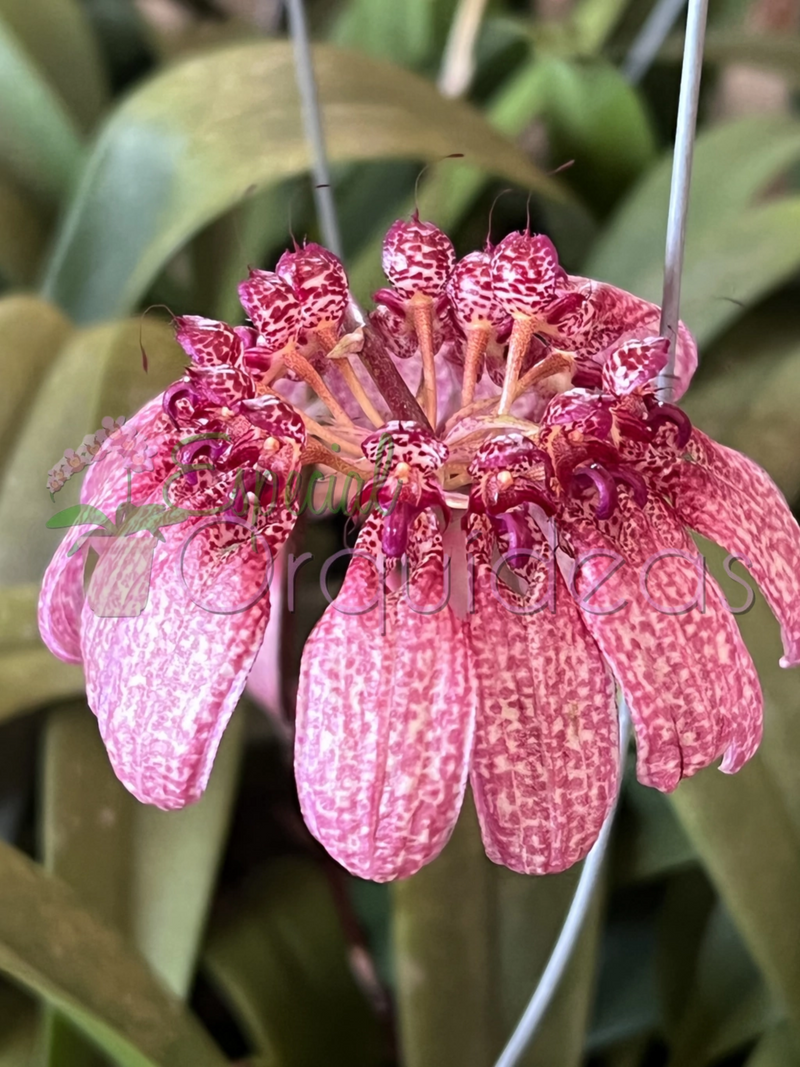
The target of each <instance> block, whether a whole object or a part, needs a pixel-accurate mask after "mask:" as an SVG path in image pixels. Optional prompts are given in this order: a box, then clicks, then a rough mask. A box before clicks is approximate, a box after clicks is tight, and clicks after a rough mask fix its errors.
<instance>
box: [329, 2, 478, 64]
mask: <svg viewBox="0 0 800 1067" xmlns="http://www.w3.org/2000/svg"><path fill="white" fill-rule="evenodd" d="M456 6H457V2H456V0H404V2H403V3H400V4H398V3H397V0H350V2H349V3H348V4H346V5H344V7H343V8H342V10H341V13H340V15H339V17H338V18H337V20H336V22H335V23H334V25H333V27H332V30H331V34H330V39H331V41H333V43H334V44H337V45H340V46H341V47H344V48H358V49H359V50H360V51H363V52H366V53H367V54H369V55H371V56H375V57H376V58H377V59H390V60H392V61H393V62H394V63H399V64H402V65H403V66H409V67H417V68H421V67H426V66H430V65H431V63H432V61H433V60H434V59H436V58H437V57H438V55H439V53H440V51H441V49H442V47H443V45H444V42H445V38H446V36H447V31H448V28H449V26H450V23H451V20H452V17H453V14H454V12H455V9H456Z"/></svg>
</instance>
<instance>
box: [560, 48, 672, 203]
mask: <svg viewBox="0 0 800 1067" xmlns="http://www.w3.org/2000/svg"><path fill="white" fill-rule="evenodd" d="M540 62H541V63H542V65H543V66H544V78H545V81H546V84H547V92H546V98H547V102H546V106H545V109H544V121H545V125H546V127H547V132H548V135H549V139H550V154H551V155H550V158H551V159H552V160H553V161H554V162H555V163H556V164H557V165H558V164H560V163H562V162H567V161H569V160H571V159H572V160H574V164H573V165H572V166H571V167H570V168H569V170H568V171H567V172H566V174H565V175H564V177H565V180H566V181H567V183H568V184H569V185H571V186H572V187H573V188H574V189H575V190H576V191H577V192H578V193H579V194H580V196H581V197H582V198H583V199H584V200H585V202H586V203H588V204H590V205H592V206H593V207H594V208H595V209H596V210H597V211H600V212H606V211H607V210H608V209H609V208H610V207H612V206H613V205H614V204H615V203H616V202H617V201H618V200H619V198H620V196H621V195H623V194H624V192H625V190H626V189H627V188H628V186H630V184H631V182H633V181H634V180H635V179H636V178H638V177H639V175H640V174H641V173H642V172H643V171H644V170H645V168H646V167H647V166H649V164H650V163H651V162H652V161H653V159H654V158H655V139H654V136H653V130H652V125H651V123H650V121H649V119H648V117H647V114H646V112H645V109H644V106H643V104H642V101H641V99H640V97H639V96H638V95H637V93H636V91H635V90H634V89H632V88H631V86H630V85H628V83H627V82H626V81H625V80H624V78H623V77H622V75H621V74H619V72H618V71H617V70H615V68H614V67H612V66H611V65H610V64H609V63H605V62H601V61H595V62H592V63H576V62H570V61H568V60H565V59H556V58H544V59H542V60H540Z"/></svg>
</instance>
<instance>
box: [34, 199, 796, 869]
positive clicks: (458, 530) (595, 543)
mask: <svg viewBox="0 0 800 1067" xmlns="http://www.w3.org/2000/svg"><path fill="white" fill-rule="evenodd" d="M384 267H385V270H386V273H387V276H388V279H389V282H390V287H389V288H387V289H384V290H381V291H380V292H379V293H378V294H377V302H378V308H377V310H376V311H374V312H372V314H371V315H370V316H369V317H368V319H367V321H366V323H365V322H364V320H363V318H362V317H361V316H360V315H359V314H358V312H357V309H356V308H355V305H354V304H353V301H352V299H351V297H350V294H349V292H348V287H347V279H346V275H345V273H344V269H343V267H342V265H341V263H340V262H339V261H338V260H337V259H336V257H335V256H333V255H332V254H331V253H330V252H328V251H327V250H325V249H323V248H321V247H320V246H319V245H315V244H307V245H305V246H304V247H302V248H298V247H295V248H294V250H292V251H290V252H287V253H286V254H285V255H284V256H283V257H282V258H281V260H280V261H279V263H278V265H277V268H276V270H275V271H274V272H272V271H261V270H257V271H251V273H250V277H249V278H248V279H247V280H246V281H245V282H243V283H242V285H241V286H240V295H241V299H242V303H243V305H244V307H245V309H246V311H247V313H248V315H249V318H250V322H251V325H247V326H241V327H239V326H237V327H232V326H229V325H228V324H226V323H220V322H216V321H214V320H210V319H206V318H202V317H200V316H183V317H180V318H178V319H176V320H175V325H176V332H177V337H178V340H179V342H180V343H181V345H182V346H183V348H184V350H185V351H186V353H187V355H188V356H189V357H190V364H189V366H188V368H187V370H186V373H185V375H184V376H183V378H182V379H181V380H180V381H178V382H176V383H174V384H173V385H172V386H170V387H169V388H168V389H167V390H166V391H165V392H164V394H163V395H162V396H161V397H158V398H156V399H155V400H154V401H152V402H151V403H150V404H148V405H146V406H145V408H143V409H142V411H140V412H139V413H138V414H137V415H135V416H134V417H133V418H132V419H131V420H130V421H129V422H128V423H127V424H126V429H129V430H130V432H131V433H132V434H135V435H136V441H137V444H141V449H142V450H143V454H145V455H146V459H147V462H146V463H138V462H137V463H136V464H134V465H133V467H134V471H135V473H133V474H132V473H131V470H130V469H126V465H125V462H123V458H121V457H120V452H119V450H118V449H117V450H116V451H115V450H114V449H113V448H112V447H111V442H104V443H103V444H102V445H101V450H100V453H99V454H98V458H103V462H102V463H95V464H93V465H92V467H91V469H90V470H89V473H88V475H87V477H86V481H85V483H84V487H83V493H82V500H83V502H84V503H85V504H87V505H88V504H92V505H94V506H95V507H96V508H99V509H100V510H103V511H107V510H108V509H109V508H110V509H112V511H113V509H114V508H115V507H117V508H118V509H119V507H120V506H121V505H122V503H123V502H124V509H123V515H124V516H129V515H130V513H131V509H136V508H142V509H147V508H150V509H152V508H153V507H154V506H155V504H156V503H158V504H159V506H160V507H162V508H166V509H167V512H169V509H182V510H181V511H180V513H179V514H177V517H176V518H175V519H174V521H172V522H170V521H169V516H168V515H167V517H166V518H165V517H164V516H163V515H162V514H161V512H160V511H159V513H158V516H157V518H158V521H159V523H161V525H163V527H164V530H163V532H161V533H160V539H159V540H157V541H154V540H153V539H152V538H151V539H149V540H148V542H147V545H148V550H149V553H150V554H149V556H148V560H147V565H146V566H145V565H144V564H139V563H137V560H138V556H137V554H136V552H132V551H131V545H133V547H134V548H137V546H141V544H142V543H143V539H144V538H145V537H147V536H148V533H147V530H145V529H144V528H143V527H139V528H137V527H136V525H135V523H134V524H133V526H130V523H129V524H128V526H126V527H123V528H124V529H126V530H128V529H132V530H133V532H132V533H131V534H130V536H127V537H125V536H118V537H107V538H105V539H101V538H93V537H92V536H91V535H89V536H87V535H86V534H85V533H82V534H81V535H80V538H79V541H78V542H76V540H75V539H74V538H72V537H67V538H66V539H65V541H64V544H63V545H62V546H61V547H60V548H59V550H58V551H57V553H56V555H55V557H54V559H53V562H52V563H51V565H50V567H49V569H48V572H47V574H46V575H45V580H44V584H43V589H42V597H41V610H40V627H41V631H42V635H43V637H44V639H45V641H46V642H47V644H48V645H49V647H50V648H51V649H52V650H53V652H54V653H55V654H56V655H59V656H61V658H64V659H67V660H69V661H71V662H83V664H84V666H85V670H86V675H87V693H88V697H89V702H90V704H91V706H92V708H93V710H94V711H95V713H96V714H97V716H98V720H99V724H100V730H101V733H102V735H103V738H104V740H105V743H106V745H107V747H108V750H109V754H110V757H111V760H112V762H113V764H114V767H115V770H116V772H117V774H118V775H119V777H120V778H121V779H122V781H123V782H124V783H125V784H126V785H127V786H128V788H129V789H131V791H132V792H134V793H135V795H136V796H138V797H139V798H140V799H142V800H143V801H146V802H149V803H155V804H158V805H160V806H162V807H166V808H174V807H180V806H182V805H183V804H186V803H189V802H191V801H193V800H196V799H197V797H198V796H199V795H200V794H201V793H202V790H203V788H204V786H205V783H206V780H207V778H208V773H209V770H210V767H211V763H212V761H213V757H214V753H215V751H216V748H217V745H218V743H219V739H220V735H221V733H222V731H223V730H224V727H225V724H226V723H227V720H228V718H229V716H230V714H231V712H232V710H233V707H234V706H235V703H236V701H237V699H238V697H239V695H240V693H241V691H242V689H243V687H244V684H245V682H246V679H247V675H248V673H249V671H250V669H251V667H252V666H253V662H254V660H255V658H256V656H257V654H258V651H259V648H260V646H261V643H262V641H263V639H264V633H265V629H266V626H267V620H268V616H269V576H270V571H271V566H272V563H273V561H274V559H275V557H276V554H277V553H279V552H280V551H281V546H282V545H283V544H284V543H285V541H286V538H287V537H288V534H289V532H290V530H291V529H292V526H293V524H294V522H295V519H296V517H297V514H298V512H299V510H300V509H301V508H302V506H303V505H304V504H305V503H306V501H304V500H301V499H300V497H301V496H302V493H301V492H300V487H302V486H303V485H305V484H306V483H305V482H304V481H302V480H301V478H300V475H301V471H302V469H303V468H304V467H313V468H315V470H316V471H320V472H322V473H323V474H324V475H325V476H327V477H329V478H330V479H332V480H336V481H337V482H338V483H339V484H340V486H341V489H340V492H341V493H343V494H344V495H345V497H346V503H347V507H348V510H349V513H350V515H351V517H352V518H353V519H354V520H355V521H356V522H357V523H359V524H360V532H359V534H358V539H357V541H356V545H355V548H354V549H345V550H343V552H342V553H340V554H339V555H349V556H351V559H350V562H349V567H348V570H347V574H346V577H345V580H344V584H343V586H342V589H341V591H340V593H339V595H338V596H337V597H336V599H335V600H331V602H330V604H329V607H328V608H327V610H326V611H325V613H324V615H323V617H322V619H321V620H320V622H319V623H318V625H317V627H316V629H315V630H314V632H313V633H312V635H311V637H310V638H309V640H308V643H307V645H306V647H305V650H304V653H303V660H302V666H301V673H300V684H299V692H298V700H297V720H296V743H295V765H296V776H297V784H298V792H299V796H300V803H301V807H302V810H303V814H304V816H305V819H306V822H307V824H308V826H309V828H310V830H311V831H312V833H313V834H314V835H315V836H316V837H317V838H318V839H319V840H320V841H321V842H322V844H323V845H324V846H325V847H326V848H327V849H328V851H329V852H330V853H331V855H333V856H334V857H335V858H336V859H337V860H339V862H341V863H342V864H343V865H344V866H345V867H347V868H348V869H349V870H350V871H352V872H353V873H355V874H357V875H360V876H361V877H365V878H373V879H377V880H387V879H392V878H397V877H404V876H407V875H410V874H412V873H414V872H415V871H416V870H418V869H419V868H420V867H421V866H422V865H423V864H425V863H427V862H429V861H430V860H431V859H433V858H434V857H435V856H436V855H437V854H438V853H439V852H440V851H441V849H442V848H443V846H444V844H445V843H446V841H447V839H448V837H449V835H450V833H451V831H452V828H453V826H454V824H455V821H456V819H457V816H458V812H459V809H460V806H461V802H462V799H463V795H464V790H465V788H466V784H467V781H470V783H471V788H472V791H473V793H474V796H475V801H476V806H477V810H478V815H479V818H480V823H481V830H482V834H483V839H484V843H485V846H486V851H487V854H488V855H489V856H490V858H491V859H493V860H494V861H495V862H498V863H502V864H505V865H506V866H508V867H511V868H512V869H514V870H518V871H523V872H526V873H537V874H538V873H547V872H550V871H558V870H563V869H564V868H566V867H569V866H570V865H571V864H573V863H575V862H576V861H578V860H579V859H581V858H582V857H583V856H585V855H586V853H587V851H588V850H589V848H590V847H591V845H592V844H593V842H594V841H595V840H596V838H597V835H598V833H599V830H600V828H601V826H602V824H603V821H604V819H605V818H606V816H607V814H608V812H609V810H610V808H611V805H612V804H613V800H614V797H615V795H616V792H617V789H618V783H619V775H620V767H619V752H618V723H617V710H616V707H617V694H618V692H621V693H622V694H623V695H624V697H625V699H626V700H627V703H628V705H629V707H630V711H631V717H632V720H633V723H634V727H635V731H636V742H637V766H638V775H639V778H640V779H641V781H643V782H645V783H646V784H648V785H652V786H655V787H656V788H659V789H662V790H671V789H674V788H675V787H676V785H677V784H678V783H679V781H680V780H681V778H683V777H687V776H689V775H691V774H694V773H695V772H696V771H697V770H699V769H700V768H701V767H705V766H707V765H708V764H710V763H712V762H714V761H715V760H717V759H721V760H722V763H721V769H722V770H724V771H727V772H732V771H736V770H738V769H739V768H740V767H741V766H742V764H743V763H744V762H745V761H746V760H747V759H748V758H749V757H750V756H751V755H752V754H753V752H754V751H755V749H756V747H757V745H758V742H759V739H760V734H761V720H762V704H761V694H760V690H759V685H758V679H757V677H756V675H755V671H754V669H753V665H752V662H751V660H750V657H749V654H748V652H747V650H746V648H745V646H744V644H743V643H742V641H741V638H740V636H739V631H738V629H737V627H736V624H735V620H734V618H733V615H732V612H731V611H730V610H729V608H728V605H727V604H726V602H725V600H724V597H723V595H722V593H721V591H720V590H719V588H718V587H717V585H716V584H715V583H714V581H713V580H712V579H711V578H710V577H708V576H707V575H706V574H705V569H704V567H703V565H702V560H701V558H700V557H699V556H698V553H697V551H696V549H695V548H694V546H693V543H692V542H691V540H690V538H689V534H688V530H689V529H694V530H697V531H699V532H700V533H702V534H704V535H705V536H708V537H710V538H711V539H713V540H716V541H718V542H719V543H720V544H722V545H723V546H724V547H725V548H726V549H728V551H730V552H732V553H735V554H736V555H737V556H738V558H740V559H742V561H743V562H744V563H745V565H746V566H747V567H749V569H750V571H751V573H752V574H753V575H754V577H755V578H756V579H757V580H758V582H759V584H760V585H761V586H762V588H763V589H764V592H765V595H766V596H767V599H768V600H769V602H770V604H771V606H772V608H773V610H774V611H775V614H776V615H777V617H778V618H779V620H780V622H781V626H782V632H783V642H784V650H785V656H784V659H783V660H782V663H783V664H784V665H786V666H790V665H794V664H797V663H798V662H800V530H798V527H797V525H796V524H795V522H794V520H793V518H792V516H791V513H790V512H789V510H788V508H787V506H786V503H785V501H784V500H783V498H782V497H781V495H780V493H779V491H778V490H777V488H776V487H775V486H774V485H773V484H772V482H771V481H770V480H769V478H768V477H767V475H766V474H765V473H764V472H763V471H761V470H760V469H759V468H758V467H756V466H755V464H753V463H752V462H751V461H750V460H748V459H746V458H745V457H743V456H740V455H739V454H738V453H735V452H732V451H731V450H729V449H726V448H724V447H723V446H721V445H717V444H716V443H715V442H713V441H711V440H710V439H709V438H707V437H706V436H705V435H703V434H702V433H701V432H700V431H698V430H696V429H695V428H693V427H692V426H691V424H690V422H689V420H688V418H687V417H686V415H685V414H684V413H683V412H682V411H681V410H680V409H679V408H677V407H676V406H674V404H673V403H671V402H669V403H668V402H665V400H664V398H663V396H662V395H661V393H660V389H659V386H658V380H659V376H660V375H661V374H662V373H663V371H664V368H665V367H666V365H667V361H668V346H667V343H666V342H665V341H664V339H662V338H659V337H657V336H654V334H655V332H656V330H657V322H658V309H657V308H656V307H654V305H652V304H648V303H647V302H645V301H642V300H640V299H638V298H637V297H634V296H632V295H631V294H629V293H624V292H622V291H621V290H619V289H615V288H614V287H612V286H609V285H605V284H604V283H600V282H594V281H590V280H587V279H583V278H578V277H574V276H570V275H568V274H567V273H566V272H565V271H564V270H563V268H562V267H561V265H560V264H559V262H558V257H557V254H556V251H555V248H554V246H553V245H552V242H551V241H550V240H549V239H548V238H547V237H545V236H543V235H536V234H533V235H532V234H530V233H528V232H524V233H516V234H511V235H509V236H508V237H506V238H504V240H502V241H501V242H500V243H499V244H498V245H497V246H496V247H495V248H492V247H491V246H488V245H487V247H486V248H485V249H484V250H483V251H481V252H474V253H471V254H470V255H468V256H465V257H464V258H463V259H462V260H461V261H459V262H456V257H455V253H454V251H453V246H452V244H451V243H450V241H449V239H448V238H447V237H446V235H445V234H443V233H442V232H441V231H440V230H438V229H437V227H435V226H433V225H432V224H431V223H426V222H421V221H420V219H419V218H418V216H417V215H416V214H415V216H414V217H413V218H412V220H411V221H409V222H398V223H396V224H395V225H394V226H393V227H392V228H391V229H390V231H389V233H388V235H387V238H386V244H385V248H384ZM695 364H696V350H695V346H694V342H693V340H692V338H691V335H690V334H689V333H688V331H687V330H686V328H685V327H684V326H683V325H681V327H680V329H679V334H678V341H677V348H676V360H675V373H674V376H673V379H672V380H671V383H670V384H671V390H670V391H671V393H672V395H673V397H679V396H680V395H681V394H682V393H683V391H684V390H685V389H686V387H687V385H688V383H689V380H690V378H691V375H692V373H693V371H694V367H695ZM417 398H419V400H418V399H417ZM150 465H152V470H150V469H149V467H150ZM127 466H128V468H130V467H131V464H130V463H128V465H127ZM307 492H308V494H309V500H311V501H312V502H313V500H314V499H315V498H314V493H313V478H312V479H311V487H310V488H309V489H308V490H307ZM326 499H327V497H326ZM149 514H150V512H148V515H149ZM184 515H187V516H188V518H185V519H184V518H183V516H184ZM79 518H81V519H82V518H83V516H82V515H81V516H79ZM179 519H180V521H178V520H179ZM162 520H163V521H162ZM76 544H78V548H77V549H75V545H76ZM90 547H93V548H95V549H96V552H97V555H98V557H99V558H98V560H97V562H96V565H95V566H94V570H93V572H92V574H91V577H90V578H89V579H88V592H87V595H84V578H83V575H84V566H85V562H86V556H87V554H88V550H89V548H90ZM326 573H327V572H326ZM143 589H144V591H145V592H146V594H147V595H146V597H144V598H142V596H141V594H142V590H143ZM132 592H135V593H136V594H137V596H136V597H132V596H131V594H132ZM132 602H135V603H136V604H137V605H138V608H137V611H135V612H130V613H129V614H128V615H126V610H125V609H126V606H128V607H129V606H130V604H131V603H132ZM142 604H144V607H143V608H142V607H141V605H142ZM98 605H102V608H103V610H98ZM262 673H263V672H262ZM262 682H263V678H262Z"/></svg>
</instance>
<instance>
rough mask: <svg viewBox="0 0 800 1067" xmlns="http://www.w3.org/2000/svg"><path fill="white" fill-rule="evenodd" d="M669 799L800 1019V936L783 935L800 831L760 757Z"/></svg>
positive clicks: (796, 895)
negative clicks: (731, 772)
mask: <svg viewBox="0 0 800 1067" xmlns="http://www.w3.org/2000/svg"><path fill="white" fill-rule="evenodd" d="M671 800H672V803H673V804H674V806H675V810H676V812H677V813H678V817H679V818H680V820H681V822H682V823H683V826H684V828H685V830H686V831H687V833H688V835H689V837H690V838H691V840H692V842H693V843H694V846H695V848H696V849H697V852H698V854H699V856H700V858H701V860H702V862H703V864H704V865H705V867H706V869H707V870H708V872H709V875H710V876H711V879H712V880H713V882H714V884H715V885H716V886H717V889H718V890H719V893H720V895H721V897H722V899H723V900H724V901H725V903H726V905H727V907H728V909H729V910H730V913H731V915H732V916H733V918H734V920H735V922H736V924H737V926H738V928H739V930H740V931H741V933H742V936H743V937H744V940H745V942H746V943H747V945H748V947H749V949H750V951H751V953H752V954H753V958H754V959H755V960H756V962H757V963H758V965H759V967H760V968H761V970H762V971H763V973H764V976H765V977H766V979H767V981H768V982H769V984H770V986H771V988H772V989H773V990H774V991H775V992H776V993H777V995H778V996H779V998H780V1000H781V1002H782V1003H783V1005H784V1006H785V1009H786V1011H787V1012H788V1013H789V1015H790V1016H791V1018H792V1019H793V1020H794V1021H795V1022H797V1023H800V941H798V940H797V939H796V938H791V937H787V936H786V924H787V921H791V920H789V919H787V917H788V916H792V915H794V913H795V909H796V902H797V900H800V838H798V836H797V834H796V832H795V829H794V827H793V825H792V822H791V819H790V818H789V815H788V813H787V811H786V808H785V807H784V804H783V801H782V799H781V795H780V792H779V790H778V788H777V787H776V785H775V782H774V781H773V779H772V776H771V774H770V772H769V769H768V768H767V766H766V764H765V761H764V758H763V756H762V755H760V754H757V755H756V756H755V757H754V758H753V759H752V760H751V761H750V763H749V764H748V765H747V766H746V767H745V768H744V769H743V770H742V771H740V772H739V774H737V775H736V776H734V777H729V776H728V775H723V774H720V773H719V771H718V770H717V769H716V768H713V767H712V768H709V769H707V770H705V771H701V772H700V773H699V774H698V775H696V776H695V777H694V778H690V779H687V780H686V781H684V782H682V783H681V785H680V787H679V788H678V789H677V790H676V791H675V793H673V794H672V796H671Z"/></svg>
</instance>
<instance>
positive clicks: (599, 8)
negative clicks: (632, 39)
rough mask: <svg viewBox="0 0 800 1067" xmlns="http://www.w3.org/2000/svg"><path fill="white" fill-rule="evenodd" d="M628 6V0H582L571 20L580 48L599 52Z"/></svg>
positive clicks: (590, 51)
mask: <svg viewBox="0 0 800 1067" xmlns="http://www.w3.org/2000/svg"><path fill="white" fill-rule="evenodd" d="M627 6H628V0H580V2H579V3H577V4H576V5H575V7H574V9H573V11H572V13H571V16H570V20H569V21H570V25H571V29H572V32H573V33H574V35H575V38H576V40H577V41H578V43H579V46H580V50H581V51H583V52H586V53H588V54H589V55H593V54H595V53H596V52H599V51H600V49H601V48H602V47H603V45H604V44H605V42H606V40H607V39H608V37H609V35H610V34H611V32H612V30H613V29H614V27H615V25H616V24H617V22H618V21H619V19H620V17H621V16H622V14H623V12H624V11H625V9H626V7H627Z"/></svg>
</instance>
